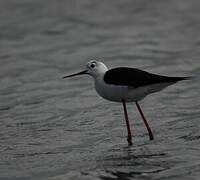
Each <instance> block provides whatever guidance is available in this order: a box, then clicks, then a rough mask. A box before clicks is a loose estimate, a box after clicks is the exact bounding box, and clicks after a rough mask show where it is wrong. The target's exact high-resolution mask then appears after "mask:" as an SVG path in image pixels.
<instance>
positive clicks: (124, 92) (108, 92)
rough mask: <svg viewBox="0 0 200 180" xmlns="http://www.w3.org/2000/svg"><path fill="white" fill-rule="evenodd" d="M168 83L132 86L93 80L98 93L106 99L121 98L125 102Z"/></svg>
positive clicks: (133, 100)
mask: <svg viewBox="0 0 200 180" xmlns="http://www.w3.org/2000/svg"><path fill="white" fill-rule="evenodd" d="M169 85H171V83H162V84H154V85H149V86H143V87H138V88H132V87H128V86H118V85H112V84H106V83H104V81H95V88H96V91H97V92H98V94H99V95H100V96H101V97H103V98H105V99H107V100H110V101H116V102H122V100H125V101H126V102H135V101H139V100H141V99H143V98H144V97H145V96H146V95H148V94H150V93H154V92H157V91H160V90H162V89H163V88H165V87H167V86H169Z"/></svg>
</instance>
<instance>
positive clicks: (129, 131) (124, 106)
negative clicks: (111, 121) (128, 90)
mask: <svg viewBox="0 0 200 180" xmlns="http://www.w3.org/2000/svg"><path fill="white" fill-rule="evenodd" d="M122 103H123V108H124V116H125V120H126V127H127V131H128V137H127V141H128V144H129V145H130V146H131V145H132V136H131V129H130V124H129V120H128V113H127V110H126V102H125V100H122Z"/></svg>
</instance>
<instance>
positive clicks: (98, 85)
mask: <svg viewBox="0 0 200 180" xmlns="http://www.w3.org/2000/svg"><path fill="white" fill-rule="evenodd" d="M83 74H88V75H90V76H92V77H93V78H94V81H95V89H96V91H97V92H98V94H99V95H100V96H101V97H103V98H105V99H107V100H110V101H115V102H121V103H122V104H123V109H124V115H125V120H126V126H127V131H128V137H127V141H128V144H129V145H132V135H131V129H130V124H129V119H128V113H127V109H126V102H135V103H136V106H137V109H138V111H139V112H140V115H141V117H142V119H143V121H144V124H145V126H146V128H147V130H148V133H149V139H150V140H153V139H154V136H153V133H152V131H151V128H150V126H149V124H148V122H147V120H146V118H145V116H144V114H143V112H142V109H141V107H140V105H139V103H138V101H140V100H141V99H143V98H144V97H145V96H146V95H148V94H151V93H154V92H157V91H160V90H162V89H163V88H165V87H167V86H169V85H172V84H174V83H176V82H178V81H181V80H186V79H188V77H168V76H161V75H156V74H152V73H148V72H146V71H142V70H139V69H135V68H129V67H118V68H113V69H110V70H109V69H108V68H107V67H106V66H105V64H103V63H102V62H99V61H89V62H88V63H87V65H86V69H85V70H84V71H81V72H78V73H75V74H71V75H68V76H64V77H63V78H69V77H73V76H78V75H83Z"/></svg>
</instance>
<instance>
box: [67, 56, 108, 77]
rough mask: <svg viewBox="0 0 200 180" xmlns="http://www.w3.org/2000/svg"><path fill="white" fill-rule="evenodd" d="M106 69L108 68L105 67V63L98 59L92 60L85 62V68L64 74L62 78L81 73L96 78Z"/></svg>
mask: <svg viewBox="0 0 200 180" xmlns="http://www.w3.org/2000/svg"><path fill="white" fill-rule="evenodd" d="M107 70H108V68H107V67H106V65H105V64H103V63H102V62H99V61H95V60H92V61H89V62H88V63H87V64H86V68H85V70H83V71H80V72H78V73H74V74H71V75H67V76H64V77H63V78H69V77H73V76H78V75H83V74H88V75H90V76H92V77H94V78H98V77H102V76H103V75H104V74H105V72H106V71H107Z"/></svg>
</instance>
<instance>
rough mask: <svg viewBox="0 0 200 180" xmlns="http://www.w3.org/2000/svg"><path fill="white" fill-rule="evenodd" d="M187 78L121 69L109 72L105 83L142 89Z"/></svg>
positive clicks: (105, 76)
mask: <svg viewBox="0 0 200 180" xmlns="http://www.w3.org/2000/svg"><path fill="white" fill-rule="evenodd" d="M184 79H187V78H186V77H168V76H160V75H156V74H152V73H148V72H146V71H142V70H139V69H136V68H128V67H119V68H114V69H110V70H108V71H107V72H106V73H105V75H104V81H105V82H106V83H108V84H114V85H122V86H123V85H124V86H131V87H135V88H137V87H141V86H147V85H151V84H157V83H175V82H177V81H180V80H184Z"/></svg>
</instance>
